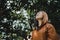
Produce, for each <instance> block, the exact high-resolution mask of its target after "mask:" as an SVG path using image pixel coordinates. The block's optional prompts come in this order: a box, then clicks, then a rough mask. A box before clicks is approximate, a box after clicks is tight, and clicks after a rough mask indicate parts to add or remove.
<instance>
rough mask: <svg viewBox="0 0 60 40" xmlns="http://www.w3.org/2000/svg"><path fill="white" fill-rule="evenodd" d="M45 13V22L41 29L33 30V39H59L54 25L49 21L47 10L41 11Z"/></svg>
mask: <svg viewBox="0 0 60 40" xmlns="http://www.w3.org/2000/svg"><path fill="white" fill-rule="evenodd" d="M41 12H42V14H43V17H44V18H43V24H42V26H41V27H40V28H39V30H36V29H35V30H33V31H32V37H31V40H58V37H57V33H56V30H55V28H54V26H53V25H52V24H51V23H49V22H48V15H47V13H46V12H44V11H41Z"/></svg>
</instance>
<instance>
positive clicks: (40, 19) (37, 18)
mask: <svg viewBox="0 0 60 40" xmlns="http://www.w3.org/2000/svg"><path fill="white" fill-rule="evenodd" d="M36 20H37V21H38V24H39V26H41V24H42V20H43V16H42V12H40V13H37V14H36Z"/></svg>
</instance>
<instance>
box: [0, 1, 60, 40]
mask: <svg viewBox="0 0 60 40" xmlns="http://www.w3.org/2000/svg"><path fill="white" fill-rule="evenodd" d="M40 10H44V11H46V12H47V14H48V16H49V20H50V21H51V23H52V24H53V25H54V26H55V28H56V30H57V32H58V33H60V30H59V26H60V25H59V24H60V0H0V34H1V37H0V39H6V40H7V39H9V40H12V39H15V40H23V39H24V38H25V39H26V37H27V35H28V34H29V33H30V32H31V31H32V27H33V26H34V25H35V24H34V23H35V15H36V13H37V12H38V11H40Z"/></svg>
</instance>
